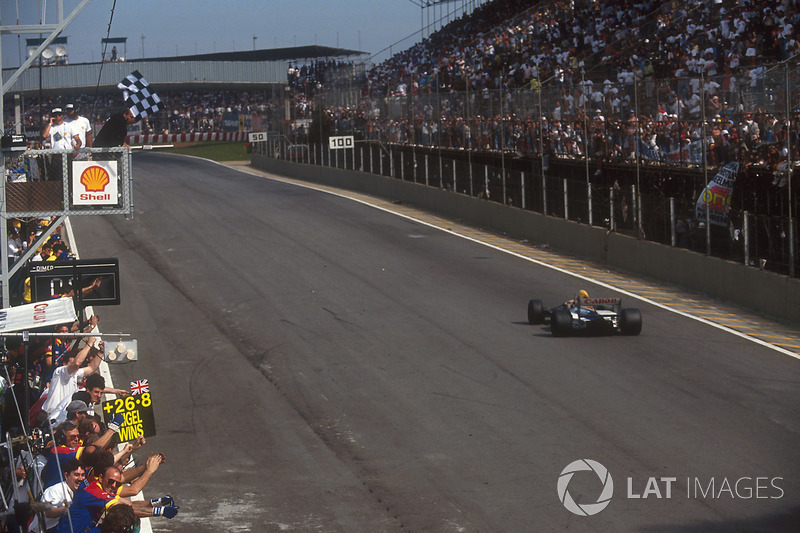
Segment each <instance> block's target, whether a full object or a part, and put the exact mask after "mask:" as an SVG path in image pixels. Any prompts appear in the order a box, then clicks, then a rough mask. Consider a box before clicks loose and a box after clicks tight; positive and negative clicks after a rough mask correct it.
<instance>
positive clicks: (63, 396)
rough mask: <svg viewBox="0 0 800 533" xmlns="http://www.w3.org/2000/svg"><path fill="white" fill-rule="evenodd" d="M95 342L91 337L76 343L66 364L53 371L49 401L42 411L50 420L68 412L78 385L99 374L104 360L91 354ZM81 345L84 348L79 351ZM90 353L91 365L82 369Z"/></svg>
mask: <svg viewBox="0 0 800 533" xmlns="http://www.w3.org/2000/svg"><path fill="white" fill-rule="evenodd" d="M94 341H95V337H89V338H88V339H86V340H85V341H81V342H80V343H76V346H74V347H73V348H72V349H71V350H70V351H69V352H67V355H66V363H65V364H64V365H63V366H60V367H58V368H56V369H55V370H54V371H53V377H52V379H51V381H50V388H49V389H48V392H47V399H46V400H45V402H44V404H42V410H43V411H45V412H46V413H47V414H48V415H49V416H50V418H55V417H56V416H57V415H58V414H59V412H60V411H62V410H66V406H67V405H68V404H69V402H71V401H72V394H73V393H75V392H77V390H78V384H79V383H81V382H83V380H84V379H86V378H87V377H88V376H91V375H92V374H94V373H95V372H97V369H98V368H99V367H100V363H101V361H102V358H101V357H100V356H99V354H98V353H97V352H91V345H92V344H94ZM79 344H80V345H82V346H80V348H79V349H78V345H79ZM90 353H92V357H91V358H90V359H89V364H88V365H87V366H86V367H81V365H82V364H83V362H84V361H85V360H86V358H87V356H89V354H90Z"/></svg>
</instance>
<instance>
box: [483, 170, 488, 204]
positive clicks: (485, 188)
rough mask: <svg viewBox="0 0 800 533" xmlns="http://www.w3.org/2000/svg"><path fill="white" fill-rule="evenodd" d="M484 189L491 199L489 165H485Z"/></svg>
mask: <svg viewBox="0 0 800 533" xmlns="http://www.w3.org/2000/svg"><path fill="white" fill-rule="evenodd" d="M483 190H484V192H485V193H486V199H487V200H488V199H489V165H483Z"/></svg>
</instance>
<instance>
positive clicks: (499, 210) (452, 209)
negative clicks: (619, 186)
mask: <svg viewBox="0 0 800 533" xmlns="http://www.w3.org/2000/svg"><path fill="white" fill-rule="evenodd" d="M251 163H252V165H253V166H254V167H256V168H258V169H260V170H263V171H266V172H271V173H273V174H278V175H281V176H286V177H291V178H296V179H300V180H304V181H309V182H312V183H319V184H322V185H329V186H334V187H338V188H342V189H348V190H352V191H358V192H361V193H365V194H370V195H374V196H378V197H381V198H386V199H389V200H392V201H400V202H404V203H407V204H410V205H414V206H416V207H420V208H422V209H426V210H428V211H432V212H435V213H438V214H440V215H443V216H446V217H449V218H454V219H460V220H463V221H464V222H466V223H468V224H472V225H475V226H480V227H485V228H488V229H491V230H494V231H501V232H505V233H507V234H509V235H513V236H515V237H519V238H524V239H528V240H529V241H530V242H533V243H537V242H538V243H548V244H549V245H550V246H551V247H552V248H553V249H556V250H560V251H563V252H567V253H570V254H574V255H577V256H580V257H584V258H586V259H589V260H592V261H597V262H600V263H603V264H606V265H608V266H609V267H613V268H617V269H620V270H623V271H627V272H631V273H634V274H637V275H641V276H646V277H649V278H653V279H656V280H660V281H664V282H668V283H673V284H675V285H679V286H682V287H686V288H688V289H691V290H695V291H698V292H701V293H704V294H708V295H710V296H714V297H716V298H720V299H722V300H726V301H729V302H733V303H735V304H738V305H742V306H744V307H747V308H749V309H752V310H754V311H756V312H759V313H762V314H765V315H771V316H774V317H776V318H778V319H779V320H781V321H785V322H795V323H796V322H800V278H789V277H788V276H781V275H778V274H774V273H772V272H767V271H762V270H758V269H755V268H753V267H748V266H745V265H743V264H740V263H734V262H731V261H725V260H723V259H718V258H714V257H707V256H705V255H703V254H699V253H696V252H692V251H690V250H687V249H684V248H673V247H671V246H665V245H662V244H658V243H653V242H648V241H641V240H638V239H636V238H633V237H629V236H627V235H621V234H619V233H607V232H606V231H605V230H604V229H602V228H597V227H592V226H588V225H586V224H579V223H577V222H572V221H568V220H563V219H559V218H554V217H551V216H546V215H542V214H540V213H534V212H532V211H525V210H522V209H519V208H515V207H506V206H504V205H502V204H499V203H496V202H489V201H485V200H480V199H478V198H473V197H470V196H465V195H462V194H457V193H453V192H449V191H444V190H441V189H437V188H432V187H426V186H425V185H422V184H416V183H411V182H407V181H402V180H399V179H393V178H388V177H384V176H376V175H373V174H367V173H364V172H356V171H351V170H341V169H336V168H329V167H320V166H316V165H305V164H300V163H293V162H289V161H281V160H278V159H274V158H270V157H265V156H262V155H259V154H252V156H251Z"/></svg>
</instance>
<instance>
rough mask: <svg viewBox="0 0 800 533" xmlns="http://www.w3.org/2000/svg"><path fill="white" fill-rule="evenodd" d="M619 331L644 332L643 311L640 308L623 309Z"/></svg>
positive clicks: (624, 332)
mask: <svg viewBox="0 0 800 533" xmlns="http://www.w3.org/2000/svg"><path fill="white" fill-rule="evenodd" d="M619 331H620V332H621V333H622V334H623V335H638V334H639V333H641V332H642V313H641V312H640V311H639V310H638V309H623V310H622V311H620V313H619Z"/></svg>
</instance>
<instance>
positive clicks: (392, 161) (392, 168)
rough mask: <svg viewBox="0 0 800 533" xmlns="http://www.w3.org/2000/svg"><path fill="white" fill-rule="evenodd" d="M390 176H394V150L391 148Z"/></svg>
mask: <svg viewBox="0 0 800 533" xmlns="http://www.w3.org/2000/svg"><path fill="white" fill-rule="evenodd" d="M389 177H390V178H393V177H394V150H392V149H391V148H389Z"/></svg>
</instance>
